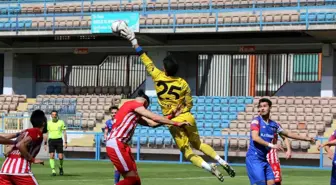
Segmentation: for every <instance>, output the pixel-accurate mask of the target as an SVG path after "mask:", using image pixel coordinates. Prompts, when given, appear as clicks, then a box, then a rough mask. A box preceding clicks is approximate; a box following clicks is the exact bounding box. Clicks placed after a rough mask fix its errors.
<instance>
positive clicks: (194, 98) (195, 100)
mask: <svg viewBox="0 0 336 185" xmlns="http://www.w3.org/2000/svg"><path fill="white" fill-rule="evenodd" d="M192 99H193V102H194V104H196V103H197V99H198V96H192Z"/></svg>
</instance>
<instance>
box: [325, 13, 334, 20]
mask: <svg viewBox="0 0 336 185" xmlns="http://www.w3.org/2000/svg"><path fill="white" fill-rule="evenodd" d="M334 20H335V14H334V13H326V21H334Z"/></svg>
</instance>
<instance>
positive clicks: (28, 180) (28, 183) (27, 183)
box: [0, 174, 38, 185]
mask: <svg viewBox="0 0 336 185" xmlns="http://www.w3.org/2000/svg"><path fill="white" fill-rule="evenodd" d="M0 185H38V182H37V180H36V179H35V177H34V175H22V176H20V175H4V174H0Z"/></svg>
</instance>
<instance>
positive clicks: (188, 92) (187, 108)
mask: <svg viewBox="0 0 336 185" xmlns="http://www.w3.org/2000/svg"><path fill="white" fill-rule="evenodd" d="M185 85H186V94H185V105H186V106H185V107H184V109H183V112H190V111H191V109H192V107H193V99H192V96H191V90H190V87H189V85H188V84H187V83H186V84H185Z"/></svg>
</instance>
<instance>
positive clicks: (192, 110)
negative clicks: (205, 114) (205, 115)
mask: <svg viewBox="0 0 336 185" xmlns="http://www.w3.org/2000/svg"><path fill="white" fill-rule="evenodd" d="M196 113H197V111H196V108H195V106H193V108H192V109H191V114H193V115H196Z"/></svg>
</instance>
